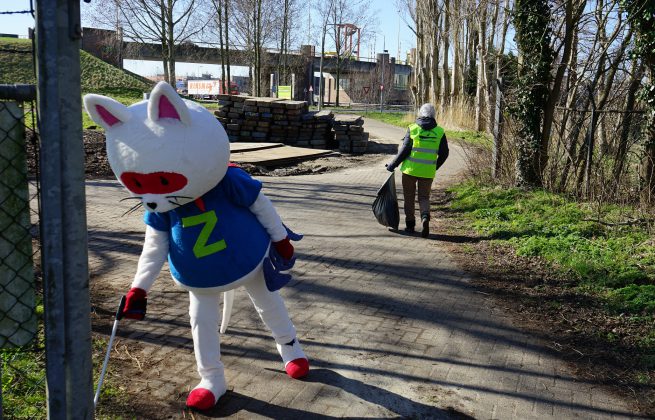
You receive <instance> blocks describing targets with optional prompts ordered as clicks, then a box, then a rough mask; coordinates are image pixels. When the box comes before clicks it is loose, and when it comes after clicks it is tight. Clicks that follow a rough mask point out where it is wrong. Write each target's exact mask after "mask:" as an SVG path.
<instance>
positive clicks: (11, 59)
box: [0, 38, 153, 128]
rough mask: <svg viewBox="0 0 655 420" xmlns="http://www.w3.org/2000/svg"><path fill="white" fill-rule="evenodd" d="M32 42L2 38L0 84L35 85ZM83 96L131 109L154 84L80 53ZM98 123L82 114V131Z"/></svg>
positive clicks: (0, 44)
mask: <svg viewBox="0 0 655 420" xmlns="http://www.w3.org/2000/svg"><path fill="white" fill-rule="evenodd" d="M32 61H33V60H32V41H31V40H29V39H15V38H0V83H2V84H13V83H24V84H35V83H36V77H35V74H34V68H33V62H32ZM80 69H81V82H82V84H81V90H82V94H83V95H84V94H87V93H97V94H100V95H106V96H111V97H112V98H114V99H116V100H117V101H119V102H121V103H123V104H125V105H131V104H133V103H135V102H138V101H140V100H142V99H143V92H149V91H150V90H151V89H152V86H153V83H146V82H145V81H144V80H143V78H138V77H135V76H133V75H131V74H129V73H128V72H125V71H123V70H121V69H119V68H116V67H114V66H112V65H111V64H108V63H106V62H104V61H102V60H100V59H99V58H96V57H94V56H92V55H91V54H89V53H87V52H86V51H80ZM92 126H95V123H94V122H93V121H92V120H91V119H90V118H89V116H88V115H86V113H85V112H83V113H82V127H83V128H88V127H92Z"/></svg>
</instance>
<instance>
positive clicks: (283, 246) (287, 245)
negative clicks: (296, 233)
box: [273, 237, 293, 261]
mask: <svg viewBox="0 0 655 420" xmlns="http://www.w3.org/2000/svg"><path fill="white" fill-rule="evenodd" d="M273 246H275V250H276V251H277V253H278V254H280V256H281V257H282V258H284V259H285V260H287V261H289V260H290V259H291V258H293V245H291V241H289V238H288V237H286V238H284V239H282V240H281V241H277V242H273Z"/></svg>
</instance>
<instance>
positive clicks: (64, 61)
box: [36, 0, 93, 419]
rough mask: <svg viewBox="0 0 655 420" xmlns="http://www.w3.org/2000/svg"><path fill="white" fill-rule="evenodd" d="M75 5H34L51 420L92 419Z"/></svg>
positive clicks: (48, 1)
mask: <svg viewBox="0 0 655 420" xmlns="http://www.w3.org/2000/svg"><path fill="white" fill-rule="evenodd" d="M80 37H81V27H80V4H79V0H37V15H36V43H37V49H38V51H37V80H38V109H39V131H40V135H41V143H42V153H41V191H42V204H41V206H42V208H41V235H42V241H43V247H42V256H43V273H44V305H45V323H46V325H45V332H46V376H47V394H48V418H50V419H64V418H66V419H91V418H93V384H92V371H91V369H92V365H91V323H90V319H89V312H90V303H89V284H88V257H87V234H86V204H85V195H84V150H83V143H82V125H81V115H80V113H81V110H82V106H81V91H80V52H79V47H80Z"/></svg>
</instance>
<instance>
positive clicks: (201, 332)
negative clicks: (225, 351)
mask: <svg viewBox="0 0 655 420" xmlns="http://www.w3.org/2000/svg"><path fill="white" fill-rule="evenodd" d="M220 295H221V294H220V293H211V294H200V293H195V292H189V316H190V318H191V335H192V336H193V351H194V353H195V356H196V365H197V367H198V374H199V375H200V379H201V380H200V383H199V384H198V385H197V386H196V387H195V388H194V389H193V391H191V393H190V394H189V397H188V398H187V406H188V407H191V408H195V409H198V410H206V409H208V408H211V407H213V406H214V405H215V404H216V401H218V399H219V398H220V397H221V395H223V394H225V391H227V384H226V383H225V373H224V367H223V363H222V362H221V346H220V336H219V334H218V320H219V298H220Z"/></svg>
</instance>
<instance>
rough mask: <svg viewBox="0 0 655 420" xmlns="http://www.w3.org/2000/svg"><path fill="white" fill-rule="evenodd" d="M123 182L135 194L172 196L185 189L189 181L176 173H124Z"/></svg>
mask: <svg viewBox="0 0 655 420" xmlns="http://www.w3.org/2000/svg"><path fill="white" fill-rule="evenodd" d="M121 182H122V183H123V185H125V187H126V188H127V189H128V190H130V191H132V192H133V193H134V194H139V195H143V194H170V193H174V192H175V191H179V190H181V189H182V188H184V186H185V185H186V184H187V179H186V177H185V176H184V175H182V174H178V173H176V172H151V173H149V174H141V173H138V172H123V173H122V174H121Z"/></svg>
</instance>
